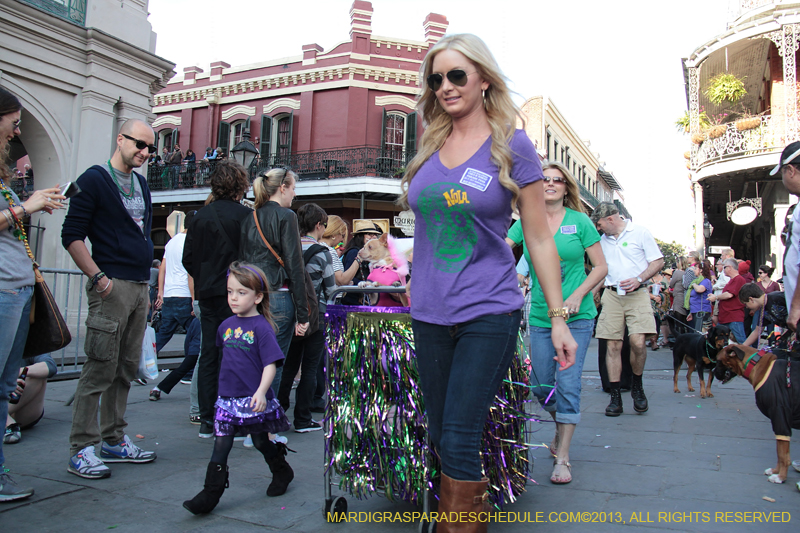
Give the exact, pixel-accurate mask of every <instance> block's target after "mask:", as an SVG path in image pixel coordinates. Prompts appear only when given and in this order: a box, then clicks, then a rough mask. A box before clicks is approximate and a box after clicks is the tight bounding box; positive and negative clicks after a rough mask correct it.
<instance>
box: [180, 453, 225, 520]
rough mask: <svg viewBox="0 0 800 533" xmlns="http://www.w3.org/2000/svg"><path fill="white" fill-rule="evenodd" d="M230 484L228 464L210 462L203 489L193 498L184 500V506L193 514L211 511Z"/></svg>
mask: <svg viewBox="0 0 800 533" xmlns="http://www.w3.org/2000/svg"><path fill="white" fill-rule="evenodd" d="M228 486H229V485H228V466H227V465H221V464H219V463H208V468H207V469H206V483H205V486H204V487H203V490H201V491H200V492H199V493H198V494H197V496H195V497H194V498H192V499H191V500H187V501H185V502H183V507H184V508H185V509H186V510H187V511H189V512H190V513H192V514H200V513H210V512H211V511H213V510H214V507H216V506H217V504H218V503H219V499H220V497H221V496H222V493H223V492H225V489H226V488H228Z"/></svg>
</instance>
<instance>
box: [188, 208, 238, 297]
mask: <svg viewBox="0 0 800 533" xmlns="http://www.w3.org/2000/svg"><path fill="white" fill-rule="evenodd" d="M252 212H253V210H252V209H250V208H248V207H245V206H243V205H242V204H240V203H238V202H234V201H233V200H228V199H221V200H216V201H214V202H211V203H210V204H208V205H207V206H205V207H203V208H202V209H200V210H199V211H198V212H197V214H196V215H195V217H194V219H192V223H191V224H190V225H189V228H188V231H187V232H186V242H185V243H184V245H183V266H184V268H185V269H186V271H187V272H188V273H189V275H190V276H192V278H194V297H195V298H197V299H198V300H203V299H206V298H212V297H214V296H225V295H227V294H228V278H227V274H228V267H229V266H230V265H231V263H233V262H234V261H236V259H238V257H239V235H240V234H241V223H242V220H244V219H246V218H247V216H248V215H250V213H252ZM215 214H216V217H215V216H214V215H215ZM217 218H219V224H218V223H217ZM220 225H222V228H221V229H220ZM223 232H224V233H223Z"/></svg>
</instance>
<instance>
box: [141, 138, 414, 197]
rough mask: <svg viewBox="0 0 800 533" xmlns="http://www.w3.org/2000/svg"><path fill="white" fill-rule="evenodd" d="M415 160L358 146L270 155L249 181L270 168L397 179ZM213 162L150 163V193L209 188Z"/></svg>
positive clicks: (306, 176) (304, 176)
mask: <svg viewBox="0 0 800 533" xmlns="http://www.w3.org/2000/svg"><path fill="white" fill-rule="evenodd" d="M412 157H414V154H413V153H407V152H405V151H392V150H385V149H382V148H380V147H377V146H359V147H352V148H340V149H337V150H320V151H312V152H300V153H295V154H291V155H288V156H281V155H274V154H273V155H270V156H269V157H267V158H257V159H256V160H255V161H253V164H252V165H251V167H250V181H251V182H252V181H253V180H254V179H255V178H256V176H257V175H258V174H259V173H260V172H262V171H264V170H270V169H272V168H276V167H280V168H288V169H291V170H293V171H294V172H296V173H297V175H298V176H299V178H300V180H301V181H303V180H324V179H337V178H348V177H353V176H376V177H382V178H400V176H402V174H403V172H404V171H405V166H406V164H407V163H408V162H409V161H410V160H411V158H412ZM215 166H216V161H207V160H198V161H195V162H188V163H187V162H184V163H182V164H181V165H159V164H152V165H150V166H149V168H148V174H147V175H148V177H147V183H148V185H149V186H150V190H152V191H168V190H175V189H188V188H193V187H208V186H209V184H208V179H209V176H210V175H211V172H212V171H213V170H214V167H215Z"/></svg>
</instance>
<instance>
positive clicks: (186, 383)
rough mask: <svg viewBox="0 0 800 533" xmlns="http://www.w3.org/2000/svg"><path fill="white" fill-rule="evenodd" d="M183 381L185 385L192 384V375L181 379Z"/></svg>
mask: <svg viewBox="0 0 800 533" xmlns="http://www.w3.org/2000/svg"><path fill="white" fill-rule="evenodd" d="M181 383H183V384H184V385H191V384H192V376H186V377H184V378H183V379H181Z"/></svg>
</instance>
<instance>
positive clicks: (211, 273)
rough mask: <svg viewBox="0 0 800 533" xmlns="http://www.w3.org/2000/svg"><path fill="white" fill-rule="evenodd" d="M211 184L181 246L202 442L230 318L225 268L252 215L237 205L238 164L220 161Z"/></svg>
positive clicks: (243, 183) (244, 182)
mask: <svg viewBox="0 0 800 533" xmlns="http://www.w3.org/2000/svg"><path fill="white" fill-rule="evenodd" d="M210 182H211V197H212V198H213V201H211V202H210V203H208V204H206V206H205V207H203V208H202V209H200V210H199V211H198V212H197V214H196V215H195V216H194V219H193V220H192V221H191V223H190V224H189V226H188V228H187V232H186V242H185V243H184V245H183V266H184V267H185V268H186V271H187V272H188V273H189V275H190V276H192V278H193V279H194V297H195V299H196V300H198V303H199V305H200V329H201V332H202V341H201V344H202V348H201V352H202V354H203V356H202V357H201V358H200V362H199V365H198V369H197V372H198V376H197V394H198V403H199V406H200V433H199V436H200V437H202V438H211V437H213V436H214V433H213V430H214V402H216V401H217V384H218V380H219V365H220V351H219V348H218V347H217V329H219V325H220V324H222V321H223V320H225V319H227V318H228V317H230V316H232V315H233V312H232V311H231V308H230V307H229V306H228V285H227V272H228V266H229V265H230V264H231V263H232V262H234V261H236V259H237V258H238V256H239V236H240V234H241V224H242V220H244V219H246V218H247V216H248V215H249V214H250V213H252V212H253V211H252V210H251V209H248V208H247V207H245V206H243V205H242V204H241V203H240V202H241V200H242V198H244V195H245V193H246V192H247V189H248V188H249V187H250V180H248V179H247V172H246V171H245V169H244V167H243V166H242V165H240V164H238V163H235V162H233V161H220V162H219V163H217V165H216V166H215V167H214V171H213V172H212V173H211V177H210Z"/></svg>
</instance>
